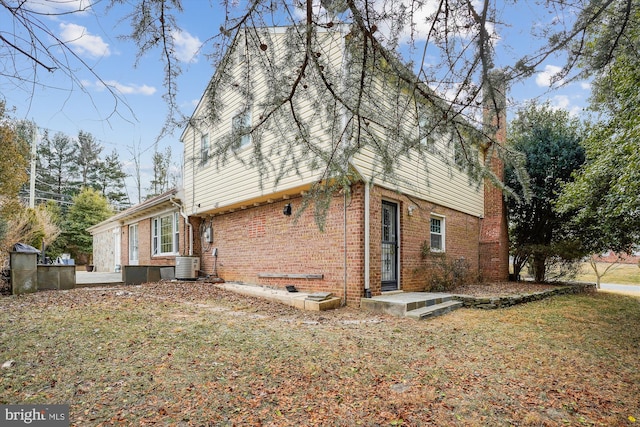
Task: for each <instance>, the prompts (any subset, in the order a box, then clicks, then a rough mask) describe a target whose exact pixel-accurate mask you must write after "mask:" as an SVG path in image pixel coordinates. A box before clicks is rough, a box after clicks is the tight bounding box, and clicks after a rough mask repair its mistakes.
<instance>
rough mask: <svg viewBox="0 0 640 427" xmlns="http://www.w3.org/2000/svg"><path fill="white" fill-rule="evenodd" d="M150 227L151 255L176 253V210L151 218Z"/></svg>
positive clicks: (177, 242)
mask: <svg viewBox="0 0 640 427" xmlns="http://www.w3.org/2000/svg"><path fill="white" fill-rule="evenodd" d="M151 227H152V231H151V234H152V236H151V237H152V241H153V247H152V251H153V252H152V253H153V255H154V256H156V255H177V254H178V251H179V242H180V232H179V229H180V228H179V215H178V212H171V213H167V214H164V215H161V216H157V217H155V218H153V220H152V225H151Z"/></svg>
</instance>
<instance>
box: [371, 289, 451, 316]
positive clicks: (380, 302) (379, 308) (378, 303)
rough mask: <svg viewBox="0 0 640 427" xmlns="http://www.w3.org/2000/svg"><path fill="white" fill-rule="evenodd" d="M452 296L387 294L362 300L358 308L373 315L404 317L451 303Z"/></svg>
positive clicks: (425, 293) (424, 293) (416, 293)
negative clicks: (414, 311)
mask: <svg viewBox="0 0 640 427" xmlns="http://www.w3.org/2000/svg"><path fill="white" fill-rule="evenodd" d="M451 299H452V296H451V295H450V294H445V293H433V292H399V293H389V294H383V295H379V296H375V297H373V298H362V299H361V300H360V307H361V308H362V309H364V310H368V311H372V312H374V313H382V314H390V315H392V316H397V317H404V316H405V315H406V314H407V313H408V312H410V311H413V310H417V309H420V308H423V307H429V306H433V305H436V304H441V303H443V302H447V301H451Z"/></svg>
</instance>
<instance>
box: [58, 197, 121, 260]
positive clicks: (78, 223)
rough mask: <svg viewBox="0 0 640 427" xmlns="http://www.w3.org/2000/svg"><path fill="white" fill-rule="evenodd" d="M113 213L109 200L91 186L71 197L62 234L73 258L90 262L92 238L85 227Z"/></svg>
mask: <svg viewBox="0 0 640 427" xmlns="http://www.w3.org/2000/svg"><path fill="white" fill-rule="evenodd" d="M112 214H113V210H112V209H111V207H110V206H109V202H108V201H107V199H106V198H105V197H103V196H102V195H101V194H100V193H99V192H97V191H96V190H94V189H93V188H85V189H83V190H82V191H81V192H80V193H78V194H77V195H76V196H74V198H73V205H71V207H70V208H69V211H68V212H67V215H66V218H65V221H64V231H63V232H62V236H63V238H64V239H65V241H66V243H67V249H68V250H69V251H70V253H71V254H72V255H73V257H74V258H75V259H78V260H80V261H81V262H82V261H88V262H91V256H92V253H93V238H92V236H91V234H89V232H88V231H87V228H89V227H91V226H92V225H96V224H98V223H99V222H102V221H104V220H105V219H107V218H109V217H110V216H111V215H112Z"/></svg>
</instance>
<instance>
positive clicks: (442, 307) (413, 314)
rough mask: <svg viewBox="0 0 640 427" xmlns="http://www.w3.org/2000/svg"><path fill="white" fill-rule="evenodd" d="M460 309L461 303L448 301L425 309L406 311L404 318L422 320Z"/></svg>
mask: <svg viewBox="0 0 640 427" xmlns="http://www.w3.org/2000/svg"><path fill="white" fill-rule="evenodd" d="M460 307H462V301H455V300H449V301H445V302H442V303H440V304H435V305H430V306H427V307H422V308H418V309H416V310H411V311H408V312H407V314H405V316H406V317H409V318H411V319H416V320H424V319H428V318H431V317H436V316H440V315H442V314H445V313H448V312H450V311H453V310H455V309H457V308H460Z"/></svg>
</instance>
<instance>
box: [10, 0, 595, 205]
mask: <svg viewBox="0 0 640 427" xmlns="http://www.w3.org/2000/svg"><path fill="white" fill-rule="evenodd" d="M93 3H94V4H92V5H91V7H90V8H88V10H87V11H85V12H82V13H73V14H64V15H60V16H57V17H53V16H52V17H46V16H43V17H42V18H41V19H42V21H43V22H44V23H45V24H47V25H48V26H49V28H51V29H52V30H53V32H54V34H55V35H56V36H57V37H58V38H60V39H61V40H63V41H66V42H68V43H69V45H70V46H71V47H72V49H73V51H74V52H75V54H76V55H78V57H79V58H81V59H82V60H83V61H85V63H86V64H87V65H88V66H89V67H91V68H92V69H93V70H94V71H95V73H96V74H97V75H99V76H100V77H101V78H102V80H103V81H104V82H105V83H106V84H108V85H109V86H110V87H111V88H112V90H114V91H116V92H117V93H118V94H119V96H120V97H121V98H122V100H124V101H125V102H126V105H125V103H116V102H115V100H114V98H113V96H112V95H111V94H109V92H108V91H107V90H105V87H104V85H102V84H101V83H100V82H99V81H98V80H97V79H96V77H95V76H94V75H92V74H91V73H90V72H89V71H88V70H86V69H83V68H81V67H79V66H78V64H77V63H72V65H73V67H74V69H76V70H77V74H76V76H77V79H78V81H76V82H72V81H70V80H69V78H68V76H67V75H65V74H64V73H63V72H62V71H60V70H57V71H54V72H52V73H49V72H47V71H45V70H43V69H41V68H40V69H38V70H37V74H36V80H37V81H38V83H39V84H38V85H35V86H33V85H29V84H28V83H27V82H19V81H13V80H9V79H7V78H6V77H4V76H2V75H0V94H1V95H0V96H3V97H4V99H5V101H6V104H7V107H8V108H9V109H11V108H14V110H13V111H12V115H13V116H14V117H16V118H24V119H33V120H34V121H35V122H36V123H37V124H38V125H39V126H40V127H41V128H46V129H49V132H53V133H55V132H57V131H61V132H64V133H66V134H68V135H70V136H76V135H77V134H78V131H79V130H83V131H87V132H90V133H91V134H92V135H93V136H94V137H95V138H96V139H97V140H98V141H99V142H100V143H101V144H102V145H103V146H104V151H105V152H106V153H110V152H111V151H112V150H113V149H115V150H117V152H118V153H119V155H120V159H121V161H123V163H124V167H125V172H127V173H129V174H133V172H134V168H133V162H132V161H131V160H132V157H133V156H132V154H131V152H132V150H133V148H132V147H133V146H134V145H135V146H136V147H138V148H139V150H140V151H141V152H142V153H143V155H142V174H143V175H142V181H143V184H142V185H143V188H144V187H148V185H149V184H148V182H149V178H150V175H149V174H150V171H151V154H152V153H153V151H154V147H155V145H156V144H157V147H158V149H159V150H161V151H162V150H165V149H166V147H170V148H171V150H172V153H173V161H174V163H175V164H176V167H179V165H180V164H181V162H182V146H181V144H180V142H179V140H178V139H179V137H180V133H181V131H182V129H176V130H175V132H174V133H173V135H168V136H166V137H164V138H162V139H160V140H157V137H158V135H159V133H160V131H161V129H162V127H163V124H164V120H165V118H166V115H167V108H166V103H165V102H164V100H163V99H162V95H163V94H164V92H165V89H164V87H163V79H164V74H163V65H162V63H161V62H160V56H159V55H160V53H159V52H157V51H155V52H152V53H150V54H148V55H146V56H145V57H143V58H140V60H139V61H138V63H137V66H135V67H134V64H135V63H136V56H135V55H136V48H135V46H134V45H133V44H132V43H131V42H129V41H123V40H122V39H120V38H119V36H120V35H123V34H125V33H127V32H128V31H129V27H128V22H127V21H126V20H122V18H123V13H124V11H123V10H122V9H121V8H120V9H119V8H118V7H116V8H114V9H111V10H110V11H109V12H108V13H107V12H105V7H106V2H105V1H94V2H93ZM498 3H500V2H498ZM29 4H30V5H31V7H32V8H39V10H42V11H48V10H50V9H49V8H51V7H52V4H55V8H56V10H57V11H65V10H77V9H78V8H86V7H87V6H89V5H90V4H91V3H90V0H69V1H65V2H59V1H58V2H49V1H47V0H32V1H31V2H30V3H29ZM509 4H510V5H511V2H509ZM523 4H524V3H523ZM532 4H533V3H532ZM510 7H512V10H507V7H506V6H504V16H503V22H508V24H505V25H500V26H498V28H497V31H498V32H499V37H500V40H499V41H498V54H497V58H496V62H497V64H498V65H501V64H507V63H511V62H512V61H513V58H515V57H518V56H519V55H521V54H522V53H523V52H526V51H530V50H531V49H532V47H534V44H533V43H536V42H535V40H534V39H533V38H532V37H531V35H530V32H531V30H532V29H535V27H536V26H541V27H544V26H545V25H547V23H546V22H545V21H553V20H554V19H555V18H554V16H552V15H550V14H549V13H547V11H545V10H541V9H538V8H535V7H534V6H532V5H529V4H528V3H527V4H526V6H525V7H522V8H518V7H517V6H510ZM184 9H185V10H184V13H182V14H181V15H180V17H179V22H178V24H179V26H181V28H182V29H183V30H184V31H183V33H181V34H176V35H175V37H176V40H177V48H178V49H179V51H178V55H179V58H180V59H181V60H182V63H181V66H182V68H183V74H182V76H181V77H180V78H179V80H178V96H177V102H178V104H179V106H180V108H181V109H182V112H183V113H185V114H187V115H190V114H191V112H192V111H193V109H194V108H195V104H196V103H197V101H198V100H199V99H200V97H201V95H202V92H203V91H204V89H205V87H206V85H207V83H208V81H209V79H210V78H211V75H212V74H213V72H214V69H213V67H212V65H211V63H210V61H209V60H208V59H207V58H206V56H205V55H204V52H199V51H198V49H199V48H200V45H201V44H202V42H203V41H205V40H207V39H209V38H210V37H212V36H213V35H215V34H216V33H217V29H218V28H219V27H220V25H221V18H220V16H221V13H220V12H221V9H220V8H219V7H216V6H215V5H212V3H210V2H209V1H206V0H202V1H198V0H185V1H184ZM3 22H5V21H4V18H3ZM205 52H206V50H205ZM561 65H562V62H561V58H550V59H549V60H548V62H546V63H545V64H544V65H543V67H542V68H541V69H540V70H539V72H538V73H536V74H535V75H534V76H532V77H531V78H529V79H528V80H526V81H524V82H522V83H519V84H516V85H514V86H512V87H511V90H510V93H509V96H510V98H511V99H512V100H513V101H514V105H513V108H512V110H511V111H512V112H513V111H515V109H516V108H517V106H518V105H520V104H521V103H522V102H524V101H526V100H528V99H532V98H538V99H540V100H546V99H548V100H549V101H550V102H551V104H552V105H554V106H556V107H558V108H564V109H567V110H568V111H570V112H572V113H573V114H580V111H581V109H582V108H583V107H584V106H585V105H586V102H587V99H588V97H589V94H590V92H589V90H590V88H589V85H588V84H586V83H584V82H577V83H572V84H570V85H567V86H566V87H562V88H560V89H557V90H550V89H549V79H550V76H551V75H552V74H553V73H554V72H557V71H558V70H559V67H560V66H561ZM30 72H32V71H30V69H29V68H26V69H25V75H29V73H30ZM127 186H128V188H129V193H130V198H131V200H132V202H134V203H135V202H137V200H136V198H137V195H136V193H135V191H134V190H133V180H132V179H131V178H129V180H128V182H127Z"/></svg>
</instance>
